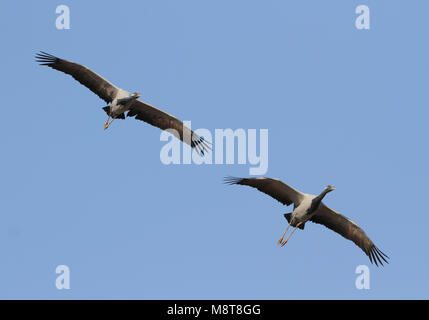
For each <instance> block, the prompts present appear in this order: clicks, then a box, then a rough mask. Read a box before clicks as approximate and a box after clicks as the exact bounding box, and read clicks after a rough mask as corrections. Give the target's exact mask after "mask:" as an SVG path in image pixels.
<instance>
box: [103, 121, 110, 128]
mask: <svg viewBox="0 0 429 320" xmlns="http://www.w3.org/2000/svg"><path fill="white" fill-rule="evenodd" d="M108 127H109V123H108V122H106V123H105V124H104V130H106V129H107V128H108Z"/></svg>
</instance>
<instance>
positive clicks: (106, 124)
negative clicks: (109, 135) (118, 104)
mask: <svg viewBox="0 0 429 320" xmlns="http://www.w3.org/2000/svg"><path fill="white" fill-rule="evenodd" d="M109 120H110V114H109V117H108V118H107V121H106V123H105V124H104V130H106V129H107V128H108V127H109V126H110V124H111V123H112V122H113V120H115V118H112V120H111V121H110V122H109Z"/></svg>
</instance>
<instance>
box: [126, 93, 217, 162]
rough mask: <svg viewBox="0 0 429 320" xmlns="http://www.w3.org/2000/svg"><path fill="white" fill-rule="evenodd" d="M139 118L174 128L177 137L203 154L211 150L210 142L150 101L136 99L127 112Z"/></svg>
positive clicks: (160, 126) (154, 124)
mask: <svg viewBox="0 0 429 320" xmlns="http://www.w3.org/2000/svg"><path fill="white" fill-rule="evenodd" d="M134 116H135V119H137V120H141V121H144V122H147V123H149V124H151V125H153V126H155V127H158V128H160V129H162V130H167V129H173V131H172V132H171V133H172V134H174V135H175V136H176V138H178V139H180V140H182V141H183V142H185V143H187V144H188V145H190V146H191V147H192V148H194V149H195V150H196V151H197V152H198V153H200V154H203V155H204V153H206V152H208V150H211V147H210V142H209V141H206V140H204V137H200V136H199V135H197V134H196V133H195V132H193V131H192V130H191V129H189V128H188V127H187V126H185V125H184V124H183V122H182V121H180V120H179V119H177V118H176V117H174V116H172V115H171V114H168V113H167V112H164V111H162V110H160V109H158V108H156V107H154V106H151V105H150V104H148V103H145V102H142V101H140V100H135V101H134V102H133V103H132V104H131V106H130V110H129V111H128V113H127V117H134Z"/></svg>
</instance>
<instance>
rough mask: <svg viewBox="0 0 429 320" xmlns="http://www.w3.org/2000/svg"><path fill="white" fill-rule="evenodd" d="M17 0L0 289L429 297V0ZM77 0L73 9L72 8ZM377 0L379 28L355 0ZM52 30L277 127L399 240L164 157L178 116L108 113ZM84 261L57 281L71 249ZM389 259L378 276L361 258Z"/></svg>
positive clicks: (110, 71)
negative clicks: (370, 244)
mask: <svg viewBox="0 0 429 320" xmlns="http://www.w3.org/2000/svg"><path fill="white" fill-rule="evenodd" d="M116 3H117V4H113V2H111V3H106V2H105V1H91V2H88V1H87V2H84V1H80V2H77V1H66V0H64V1H43V2H41V1H38V2H35V1H31V2H30V1H13V2H12V1H4V2H2V10H1V13H0V15H1V19H0V30H1V31H0V32H1V34H2V41H3V46H2V50H1V53H0V55H1V61H2V72H1V76H0V81H1V86H2V88H3V92H2V105H3V107H2V120H3V121H2V123H1V125H0V139H1V149H2V152H1V158H0V164H1V166H0V181H1V182H0V199H1V201H0V212H1V214H0V252H1V256H2V259H1V263H0V298H24V299H33V298H38V299H46V298H54V299H75V298H82V299H88V298H101V299H104V298H109V299H112V298H118V299H209V298H213V299H220V298H221V299H307V298H308V299H333V298H334V299H389V298H392V299H403V298H405V299H408V298H417V299H421V298H425V299H427V298H429V296H428V291H427V287H428V285H429V279H428V276H427V264H428V261H429V254H428V251H427V248H426V242H427V241H425V237H426V235H427V227H428V224H429V216H428V215H427V208H426V206H425V202H426V200H427V190H428V189H427V180H428V173H429V170H428V160H429V147H428V137H429V135H428V134H429V129H428V126H427V121H428V116H429V112H428V103H427V102H428V94H427V92H428V91H427V83H428V71H429V62H428V58H427V57H428V56H429V49H428V48H429V47H428V45H427V32H428V27H429V21H428V19H427V12H429V3H428V2H427V1H423V0H421V1H408V2H406V1H395V0H389V1H387V0H379V1H365V0H360V1H357V0H353V1H340V0H336V1H315V0H313V1H309V0H306V1H303V0H299V1H298V0H296V1H287V2H286V1H234V2H232V1H196V0H195V1H188V0H184V1H180V2H179V1H125V0H124V1H121V2H120V4H119V2H116ZM59 4H65V5H68V6H69V7H70V11H71V12H70V13H71V17H70V18H71V20H70V22H71V29H70V30H57V29H56V28H55V20H56V17H57V15H56V13H55V8H56V6H57V5H59ZM360 4H365V5H368V6H369V8H370V10H371V11H370V12H371V28H370V30H357V29H356V27H355V24H354V21H355V19H356V17H357V15H356V14H355V8H356V7H357V6H358V5H360ZM39 50H43V51H46V52H49V53H52V54H54V55H57V56H59V57H62V58H65V59H68V60H72V61H75V62H78V63H82V64H84V65H87V66H89V67H90V68H92V69H93V70H95V71H96V72H98V73H100V74H102V75H103V76H105V77H106V78H108V79H109V80H110V81H112V82H113V83H115V84H116V85H118V86H120V87H122V88H124V89H126V90H129V91H131V92H134V91H139V92H140V93H142V95H143V97H142V100H144V101H147V102H149V103H151V104H153V105H156V106H158V107H160V108H162V109H164V110H166V111H167V112H170V113H172V114H174V115H175V116H177V117H179V118H180V119H182V120H191V121H192V125H193V128H207V129H209V130H214V129H216V128H233V129H237V128H244V129H246V130H247V129H251V128H254V129H268V130H269V167H268V172H267V174H266V176H270V177H277V178H280V179H282V180H283V181H284V182H286V183H288V184H291V185H292V186H294V187H296V188H298V189H300V190H302V191H304V192H308V193H319V192H320V191H321V190H322V189H323V188H324V187H325V186H326V185H327V184H332V185H334V186H335V187H336V188H337V190H336V191H335V192H332V193H330V194H329V195H328V196H327V197H326V199H325V203H326V204H327V205H329V206H331V207H333V208H334V209H336V210H337V211H340V212H341V213H343V214H344V215H346V216H347V217H349V218H351V219H352V220H354V221H355V222H357V223H358V224H359V225H360V226H361V227H362V228H363V229H364V230H365V231H366V233H367V234H368V235H369V236H370V237H371V239H372V240H373V241H374V242H375V244H376V245H377V246H378V247H379V248H380V249H381V250H383V251H384V252H386V253H387V254H388V255H389V256H390V257H391V263H390V264H389V265H388V266H386V267H384V268H376V267H375V266H371V265H370V263H369V260H368V259H367V257H366V256H365V255H364V254H363V252H362V251H361V250H360V249H359V248H358V247H356V246H355V245H354V244H353V243H352V242H350V241H346V240H344V239H343V238H341V237H340V236H339V235H337V234H335V233H334V232H332V231H329V230H327V229H325V228H323V227H321V226H319V225H310V224H307V225H306V228H305V230H304V231H297V232H296V233H295V234H294V236H293V237H292V239H291V241H290V242H289V243H288V244H287V245H286V246H285V247H283V248H279V247H277V246H276V241H277V240H278V238H279V237H280V235H281V234H282V233H283V231H284V228H285V226H286V221H285V219H284V218H283V216H282V214H283V213H286V212H290V211H291V210H292V209H291V208H287V207H283V206H281V205H280V204H279V203H278V202H276V201H275V200H273V199H271V198H270V197H268V196H266V195H264V194H262V193H259V192H257V191H256V190H252V189H250V188H246V187H241V186H233V187H229V186H225V185H223V184H222V179H223V177H224V176H227V175H233V176H244V177H245V176H248V174H249V171H248V169H249V167H248V165H238V164H235V165H211V166H209V165H200V166H198V165H195V164H193V165H170V166H165V165H163V164H162V163H161V161H160V158H159V153H160V149H161V147H162V146H163V145H164V142H161V141H160V133H161V131H160V130H159V129H157V128H154V127H151V126H149V125H147V124H144V123H142V122H140V121H135V120H132V119H128V120H126V121H119V120H118V121H116V122H114V123H113V125H112V126H111V128H109V130H107V131H103V124H104V121H105V120H106V115H105V113H104V112H103V111H102V110H101V107H102V106H104V105H105V103H104V102H103V101H101V100H100V99H99V98H98V97H97V96H96V95H94V94H93V93H91V92H90V91H89V90H87V89H86V88H84V87H82V86H81V85H80V84H78V83H77V82H76V81H74V80H73V79H72V78H71V77H68V76H66V75H64V74H62V73H60V72H58V71H55V70H52V69H49V68H45V67H40V66H38V65H37V64H36V63H35V62H34V58H33V57H34V54H35V53H36V52H37V51H39ZM62 264H64V265H67V266H68V267H69V268H70V285H71V289H70V290H57V288H56V287H55V279H56V277H57V274H56V273H55V268H56V267H57V266H58V265H62ZM361 264H366V265H369V266H370V287H371V288H370V290H357V289H356V287H355V279H356V277H357V275H356V274H355V268H356V267H357V266H358V265H361Z"/></svg>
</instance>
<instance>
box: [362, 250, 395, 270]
mask: <svg viewBox="0 0 429 320" xmlns="http://www.w3.org/2000/svg"><path fill="white" fill-rule="evenodd" d="M367 255H368V257H369V260H370V261H371V263H375V265H376V266H377V267H378V264H380V265H381V266H384V264H383V261H384V263H389V261H387V260H386V259H390V258H389V257H388V256H387V255H386V254H385V253H384V252H382V251H381V250H380V249H378V248H377V247H376V246H372V247H371V249H369V252H368V253H367Z"/></svg>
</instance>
